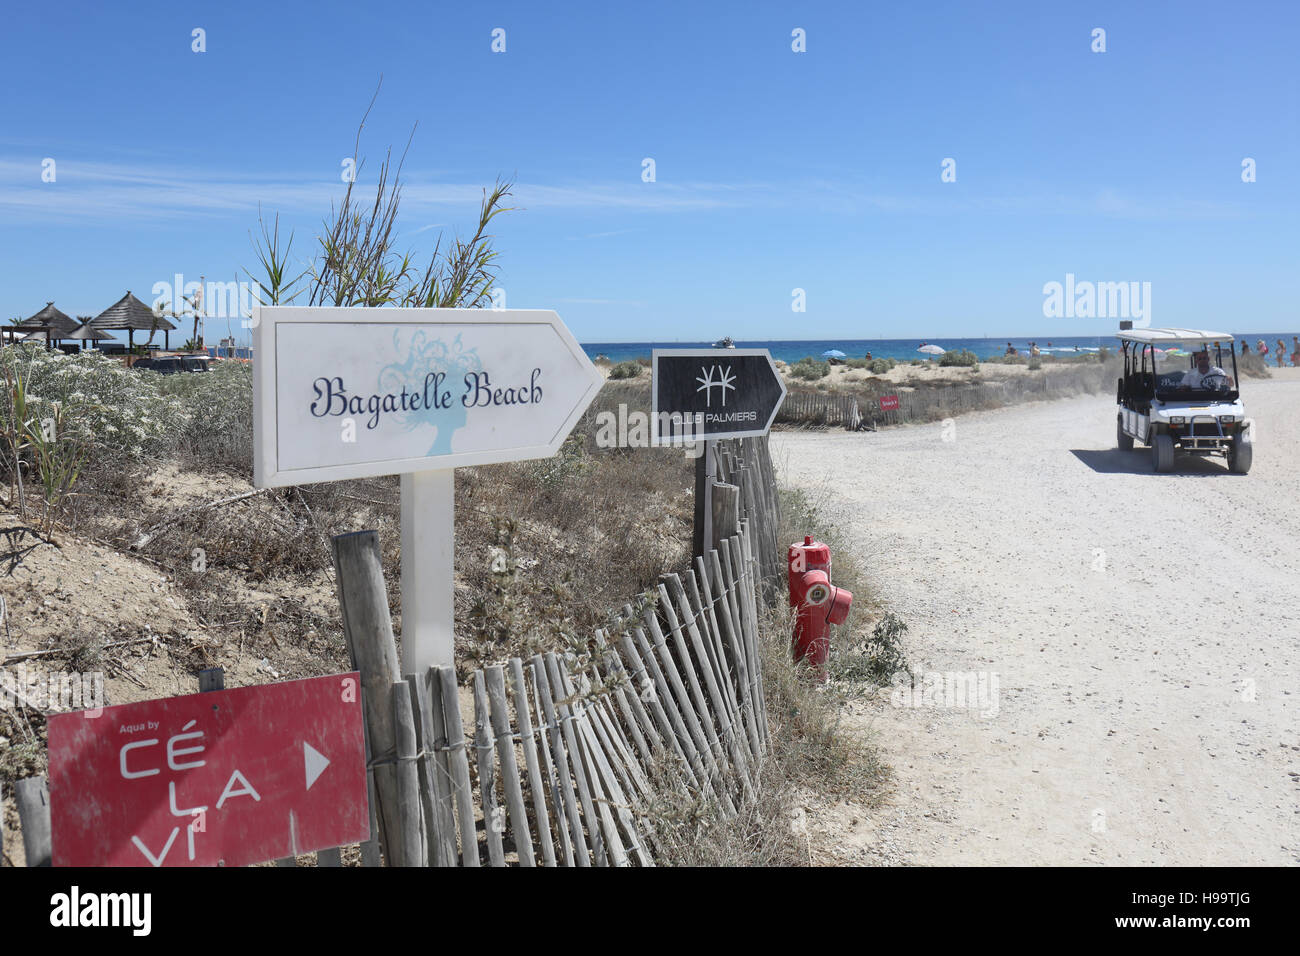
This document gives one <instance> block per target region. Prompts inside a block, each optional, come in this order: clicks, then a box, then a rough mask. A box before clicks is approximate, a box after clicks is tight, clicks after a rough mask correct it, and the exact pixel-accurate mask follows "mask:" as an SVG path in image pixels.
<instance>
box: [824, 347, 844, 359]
mask: <svg viewBox="0 0 1300 956" xmlns="http://www.w3.org/2000/svg"><path fill="white" fill-rule="evenodd" d="M847 357H848V356H846V355H845V354H844V353H843V352H841V351H840V350H839V349H827V350H826V351H825V352H823V353H822V358H847Z"/></svg>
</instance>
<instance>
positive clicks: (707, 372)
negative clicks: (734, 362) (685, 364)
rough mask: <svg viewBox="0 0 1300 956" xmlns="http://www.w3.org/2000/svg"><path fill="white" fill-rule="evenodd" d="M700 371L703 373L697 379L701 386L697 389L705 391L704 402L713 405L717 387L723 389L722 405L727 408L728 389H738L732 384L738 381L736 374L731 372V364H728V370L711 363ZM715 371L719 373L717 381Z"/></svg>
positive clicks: (710, 406) (708, 405) (709, 405)
mask: <svg viewBox="0 0 1300 956" xmlns="http://www.w3.org/2000/svg"><path fill="white" fill-rule="evenodd" d="M700 371H701V372H702V373H703V374H702V375H699V376H697V377H696V379H695V381H697V382H699V383H700V387H699V388H697V389H696V391H697V392H703V393H704V404H705V405H706V406H707V407H709V408H712V407H713V390H714V389H715V388H717V389H721V391H722V407H723V408H726V407H727V389H731V390H732V391H733V392H734V391H735V390H736V386H735V385H734V384H732V383H734V382H735V381H736V376H734V375H732V374H731V366H730V365H728V366H727V368H726V371H723V369H722V366H721V365H710V366H709V367H708V368H701V369H700ZM715 372H716V373H717V375H718V378H717V381H714V378H713V374H714V373H715Z"/></svg>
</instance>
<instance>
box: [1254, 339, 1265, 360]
mask: <svg viewBox="0 0 1300 956" xmlns="http://www.w3.org/2000/svg"><path fill="white" fill-rule="evenodd" d="M1255 351H1256V352H1258V353H1259V357H1260V358H1262V359H1263V360H1264V361H1265V362H1267V361H1268V346H1267V345H1265V344H1264V340H1263V339H1258V340H1256V342H1255Z"/></svg>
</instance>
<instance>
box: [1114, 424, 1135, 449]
mask: <svg viewBox="0 0 1300 956" xmlns="http://www.w3.org/2000/svg"><path fill="white" fill-rule="evenodd" d="M1115 442H1116V444H1118V445H1119V450H1120V451H1132V450H1133V436H1132V435H1130V434H1128V433H1127V432H1125V431H1124V419H1123V417H1122V416H1119V415H1116V416H1115Z"/></svg>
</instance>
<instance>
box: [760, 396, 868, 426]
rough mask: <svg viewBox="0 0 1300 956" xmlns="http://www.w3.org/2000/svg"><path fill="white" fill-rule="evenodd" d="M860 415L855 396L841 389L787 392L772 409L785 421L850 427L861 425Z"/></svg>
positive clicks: (781, 420)
mask: <svg viewBox="0 0 1300 956" xmlns="http://www.w3.org/2000/svg"><path fill="white" fill-rule="evenodd" d="M862 419H863V415H862V411H861V409H860V408H859V405H858V399H857V397H856V396H854V395H849V394H845V393H842V392H840V393H836V392H791V393H789V394H788V395H786V397H785V401H784V402H782V404H781V408H780V410H778V411H777V413H776V420H777V421H778V422H782V423H786V424H801V425H841V426H843V427H844V428H847V429H849V430H850V431H856V430H857V429H858V428H859V427H861V425H862Z"/></svg>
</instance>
